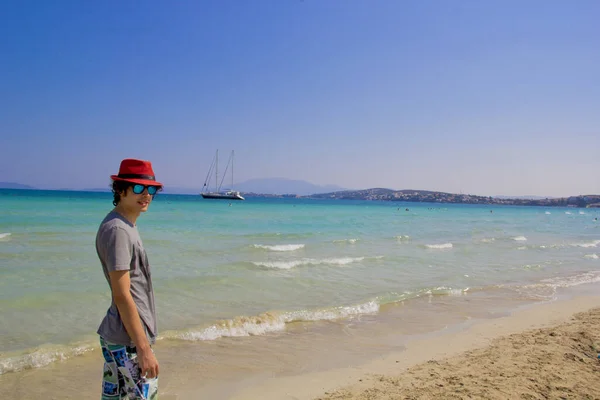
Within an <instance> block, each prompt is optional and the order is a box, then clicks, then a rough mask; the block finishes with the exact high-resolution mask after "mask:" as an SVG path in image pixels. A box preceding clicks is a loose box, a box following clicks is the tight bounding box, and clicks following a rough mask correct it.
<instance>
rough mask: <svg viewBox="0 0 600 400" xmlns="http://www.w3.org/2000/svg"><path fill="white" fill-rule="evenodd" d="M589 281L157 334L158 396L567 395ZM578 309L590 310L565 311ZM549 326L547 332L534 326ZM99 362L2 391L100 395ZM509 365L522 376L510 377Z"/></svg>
mask: <svg viewBox="0 0 600 400" xmlns="http://www.w3.org/2000/svg"><path fill="white" fill-rule="evenodd" d="M590 288H591V289H590V290H588V291H587V293H585V292H584V293H580V295H578V296H577V297H574V298H572V299H568V300H559V301H556V302H551V303H543V304H532V302H531V300H530V299H528V301H524V300H522V299H514V298H513V299H507V298H505V297H504V296H503V293H498V295H497V297H495V296H494V295H490V293H485V295H478V294H477V293H473V294H469V295H467V296H457V297H448V296H443V297H432V298H429V299H421V300H419V301H417V302H411V304H410V305H406V304H398V305H397V306H392V307H388V308H386V309H383V310H381V312H380V313H379V314H378V315H373V316H363V317H361V318H358V319H356V320H352V321H338V322H319V323H299V324H293V325H291V326H289V327H288V329H287V330H286V332H285V333H280V334H273V335H266V336H255V337H243V338H239V337H238V338H222V339H219V340H216V341H211V342H185V341H159V342H158V343H157V345H156V347H155V350H156V354H157V357H158V359H159V362H160V364H161V376H160V398H161V399H162V400H175V399H177V400H182V399H191V400H195V399H200V398H201V399H211V400H219V399H235V400H242V399H257V400H258V399H261V400H269V399H273V400H282V399H283V400H285V399H290V400H291V399H303V400H304V399H306V400H309V399H311V400H312V399H327V400H332V399H392V398H393V399H396V398H423V399H425V398H469V396H471V397H472V398H492V399H494V398H498V399H500V398H515V396H516V393H517V394H518V393H528V392H527V391H526V389H527V388H530V389H527V390H531V391H532V392H531V393H533V394H532V396H533V397H529V398H538V397H539V398H543V397H540V396H542V395H541V394H539V395H538V397H536V395H535V393H537V392H535V390H539V391H540V392H539V393H550V395H549V397H547V398H560V397H553V396H555V394H554V391H556V390H558V389H552V390H550V389H548V388H547V387H552V385H554V386H556V387H561V388H567V389H568V390H571V391H572V392H568V391H567V389H560V390H564V391H565V392H564V393H571V394H568V395H567V397H568V398H586V397H585V394H586V393H587V392H585V391H578V390H580V389H581V387H582V386H584V384H585V383H586V382H587V381H586V380H587V379H588V375H586V374H588V373H592V374H594V373H595V374H596V375H595V376H596V378H597V375H598V373H599V372H600V371H599V370H598V369H595V370H594V369H593V368H598V361H597V360H596V358H595V354H592V353H593V349H591V348H589V349H588V350H587V353H586V352H585V351H584V347H585V346H588V347H589V346H590V343H592V342H594V343H595V342H598V341H600V337H599V336H598V334H597V333H596V332H600V329H599V328H600V310H593V311H588V310H590V309H592V308H594V307H599V306H600V297H597V296H590V293H595V292H596V291H597V287H596V286H590ZM519 307H521V308H519ZM523 307H524V308H523ZM516 308H519V309H518V310H517V311H516V312H510V311H509V310H514V309H516ZM578 312H587V314H584V315H583V316H576V317H573V315H574V314H575V313H578ZM573 318H575V319H573ZM561 324H566V325H561ZM550 327H552V328H551V329H554V331H553V332H554V334H553V335H551V333H552V332H551V331H548V332H546V331H539V329H540V328H543V329H549V328H550ZM532 330H533V331H532ZM580 332H583V333H580ZM513 334H516V336H514V337H510V336H508V335H513ZM592 345H593V344H592ZM569 346H571V347H569ZM573 346H575V347H573ZM577 346H579V347H577ZM477 349H479V350H477ZM578 349H579V350H578ZM463 352H468V353H464V354H461V353H463ZM567 354H569V355H567ZM590 354H591V356H590ZM448 357H450V358H448ZM581 359H583V361H581ZM492 362H493V364H492ZM547 365H549V367H547ZM567 366H568V367H567ZM577 367H581V369H577ZM409 368H410V369H409ZM586 368H588V369H590V370H591V371H592V372H590V371H588V369H586ZM101 369H102V363H101V355H100V354H99V352H97V351H94V352H90V353H87V354H85V355H83V356H80V357H75V358H72V359H69V360H65V361H61V362H56V363H53V364H51V365H49V366H46V367H43V368H38V369H30V370H26V371H20V372H14V373H7V374H4V375H2V376H0V393H1V394H2V398H3V399H38V398H39V399H41V398H44V399H82V398H85V399H87V398H90V399H91V398H98V395H99V392H100V379H101ZM522 370H524V371H529V372H527V374H529V375H527V374H524V373H521V372H520V371H522ZM502 374H503V375H502ZM515 377H519V380H518V382H522V384H523V385H525V386H522V387H521V386H516V382H515ZM531 379H534V380H531ZM577 379H579V380H577ZM596 381H597V379H596ZM518 382H517V383H518ZM527 385H529V386H527ZM594 385H596V386H594ZM598 385H600V383H595V382H592V381H590V382H589V386H588V387H590V388H592V389H589V390H590V392H589V393H592V392H594V393H600V388H599V387H598ZM513 386H514V388H515V389H514V390H516V391H513V392H507V390H508V389H512V388H513ZM536 388H537V389H536ZM543 390H546V391H547V392H543ZM548 390H550V391H548ZM581 390H583V389H581ZM586 390H587V389H586ZM507 393H508V394H507ZM557 393H558V392H557ZM560 393H563V392H560ZM513 395H514V396H513ZM444 396H445V397H444ZM452 396H454V397H452ZM494 396H496V397H494ZM517 397H518V396H517ZM596 397H597V396H596ZM590 398H595V397H590Z"/></svg>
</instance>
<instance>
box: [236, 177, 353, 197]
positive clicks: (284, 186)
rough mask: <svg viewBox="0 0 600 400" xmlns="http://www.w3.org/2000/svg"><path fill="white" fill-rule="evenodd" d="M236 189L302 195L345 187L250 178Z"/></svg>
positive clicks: (250, 191)
mask: <svg viewBox="0 0 600 400" xmlns="http://www.w3.org/2000/svg"><path fill="white" fill-rule="evenodd" d="M234 189H235V190H238V191H240V192H243V193H260V194H297V195H300V196H307V195H311V194H316V193H325V192H334V191H339V190H344V188H342V187H340V186H337V185H323V186H321V185H315V184H312V183H310V182H306V181H301V180H294V179H285V178H266V179H250V180H248V181H245V182H241V183H237V184H236V185H235V186H234Z"/></svg>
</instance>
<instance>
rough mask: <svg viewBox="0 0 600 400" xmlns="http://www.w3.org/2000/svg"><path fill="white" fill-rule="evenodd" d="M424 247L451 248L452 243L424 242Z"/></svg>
mask: <svg viewBox="0 0 600 400" xmlns="http://www.w3.org/2000/svg"><path fill="white" fill-rule="evenodd" d="M425 247H427V248H428V249H451V248H452V247H453V246H452V243H443V244H426V245H425Z"/></svg>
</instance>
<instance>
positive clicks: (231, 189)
mask: <svg viewBox="0 0 600 400" xmlns="http://www.w3.org/2000/svg"><path fill="white" fill-rule="evenodd" d="M231 190H233V150H231Z"/></svg>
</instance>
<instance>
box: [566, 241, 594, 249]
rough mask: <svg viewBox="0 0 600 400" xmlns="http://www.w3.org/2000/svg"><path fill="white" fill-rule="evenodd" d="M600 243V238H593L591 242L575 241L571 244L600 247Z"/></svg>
mask: <svg viewBox="0 0 600 400" xmlns="http://www.w3.org/2000/svg"><path fill="white" fill-rule="evenodd" d="M599 244H600V240H592V241H591V242H586V243H573V244H571V246H575V247H586V248H587V247H598V245H599Z"/></svg>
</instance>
